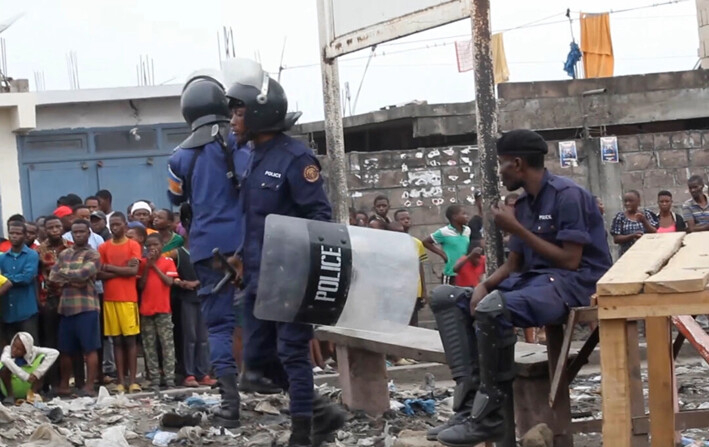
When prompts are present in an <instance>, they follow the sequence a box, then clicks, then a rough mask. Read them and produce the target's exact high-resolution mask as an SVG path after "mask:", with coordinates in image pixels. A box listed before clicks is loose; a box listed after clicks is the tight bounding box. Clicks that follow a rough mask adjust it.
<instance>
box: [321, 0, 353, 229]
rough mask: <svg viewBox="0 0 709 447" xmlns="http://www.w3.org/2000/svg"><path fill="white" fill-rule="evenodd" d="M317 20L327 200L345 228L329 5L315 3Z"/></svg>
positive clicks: (339, 110)
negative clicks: (327, 55)
mask: <svg viewBox="0 0 709 447" xmlns="http://www.w3.org/2000/svg"><path fill="white" fill-rule="evenodd" d="M318 17H319V20H318V23H319V25H320V51H321V56H320V65H321V68H322V83H323V101H324V108H325V145H326V148H327V157H328V179H329V187H330V199H331V200H332V208H333V210H332V211H333V216H332V217H333V220H334V221H335V222H340V223H345V224H346V223H348V222H349V205H348V202H349V194H348V192H347V164H346V162H345V137H344V132H343V130H342V108H341V105H340V75H339V69H338V65H337V59H326V58H325V47H326V46H327V45H328V44H329V42H330V41H331V38H330V37H331V36H330V34H331V33H330V26H329V25H330V23H331V14H330V11H329V2H327V1H324V0H318Z"/></svg>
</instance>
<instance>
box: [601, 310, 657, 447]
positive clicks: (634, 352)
mask: <svg viewBox="0 0 709 447" xmlns="http://www.w3.org/2000/svg"><path fill="white" fill-rule="evenodd" d="M626 333H627V339H626V340H627V352H628V383H629V385H630V386H629V390H630V414H631V417H632V418H633V419H635V418H638V417H645V397H644V395H643V380H642V376H641V371H640V343H639V340H638V323H637V321H629V322H628V323H627V324H626ZM601 376H603V374H601ZM604 418H605V415H604ZM631 445H632V446H633V447H647V446H648V438H647V430H638V429H636V428H635V427H634V426H633V430H632V437H631Z"/></svg>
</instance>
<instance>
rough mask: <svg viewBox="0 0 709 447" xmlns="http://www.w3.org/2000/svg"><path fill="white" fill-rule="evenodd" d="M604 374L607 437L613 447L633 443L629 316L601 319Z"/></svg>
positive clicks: (604, 417)
mask: <svg viewBox="0 0 709 447" xmlns="http://www.w3.org/2000/svg"><path fill="white" fill-rule="evenodd" d="M599 323H600V324H599V327H600V338H601V368H602V369H603V374H601V382H602V385H601V386H602V388H601V389H602V392H603V439H608V440H612V441H610V442H612V443H613V447H631V434H632V417H631V412H630V379H629V377H628V343H627V342H628V332H627V331H626V326H625V320H601V321H600V322H599Z"/></svg>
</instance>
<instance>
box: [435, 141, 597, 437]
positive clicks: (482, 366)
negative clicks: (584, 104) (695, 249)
mask: <svg viewBox="0 0 709 447" xmlns="http://www.w3.org/2000/svg"><path fill="white" fill-rule="evenodd" d="M547 151H548V147H547V144H546V142H545V141H544V139H543V138H542V137H541V136H540V135H539V134H537V133H535V132H532V131H530V130H513V131H511V132H509V133H506V134H504V135H503V136H502V137H501V138H500V139H499V140H498V141H497V153H498V157H499V162H500V168H499V169H500V176H501V178H502V182H503V184H504V186H505V187H506V188H507V189H508V190H510V191H514V190H517V189H519V188H524V191H525V193H524V194H522V196H521V197H520V198H519V199H518V200H517V203H516V205H515V207H514V208H511V207H507V206H505V205H504V204H502V203H499V204H496V205H494V206H493V207H492V208H491V210H490V211H491V214H492V215H493V216H494V220H495V224H496V225H497V228H498V229H500V230H502V231H506V232H508V233H509V234H511V238H510V243H509V248H510V255H509V257H508V259H507V261H506V262H505V264H503V265H502V266H501V267H500V268H498V269H497V270H496V271H495V272H494V273H493V274H492V275H490V276H489V277H488V278H487V279H486V280H485V281H484V282H483V283H481V284H480V285H479V286H478V287H476V288H475V290H472V289H468V288H460V287H454V286H440V287H438V288H437V289H436V290H435V291H434V292H433V299H432V304H431V308H432V309H433V312H434V315H435V318H436V322H437V325H438V330H439V332H440V335H441V340H442V342H443V347H444V349H445V351H446V358H447V360H448V364H449V366H450V368H451V373H452V375H453V378H454V379H455V380H456V383H457V385H456V391H455V395H454V409H455V411H456V414H455V415H454V416H453V417H451V419H450V420H449V421H448V422H447V423H446V424H445V425H443V426H440V427H436V428H433V429H431V430H430V431H429V432H428V434H427V437H428V438H429V439H432V440H438V441H439V442H441V443H442V444H444V445H448V446H456V447H458V446H471V445H477V444H478V443H481V442H485V441H488V442H494V441H500V440H501V439H502V438H503V436H504V423H503V422H504V421H503V416H502V411H501V409H502V405H503V403H504V401H505V398H506V392H507V391H506V390H507V389H511V388H510V387H508V386H506V385H508V384H509V382H510V381H512V380H513V379H514V344H515V341H516V337H515V334H514V330H513V329H514V327H515V326H516V327H522V328H527V327H537V326H544V325H546V324H550V323H558V322H561V321H565V318H566V315H567V313H568V308H569V307H576V306H588V305H589V300H590V297H591V295H592V294H593V293H594V291H595V287H596V281H597V280H598V279H599V278H600V277H601V276H602V275H603V274H604V273H605V272H606V270H608V268H609V267H610V266H611V257H610V253H609V250H608V244H607V241H606V233H605V229H604V224H603V218H602V217H601V214H600V212H599V211H598V207H597V206H596V203H595V201H594V200H593V198H592V196H591V195H590V194H589V193H588V192H587V191H586V190H584V189H583V188H581V187H580V186H579V185H577V184H576V183H574V182H573V181H571V180H569V179H567V178H564V177H560V176H556V175H552V174H550V173H549V172H548V171H547V170H546V169H545V168H544V154H546V153H547Z"/></svg>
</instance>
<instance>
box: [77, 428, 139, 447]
mask: <svg viewBox="0 0 709 447" xmlns="http://www.w3.org/2000/svg"><path fill="white" fill-rule="evenodd" d="M86 447H130V444H128V441H127V440H126V427H125V425H116V426H115V427H110V428H107V429H106V430H104V431H103V432H102V434H101V439H89V440H87V441H86Z"/></svg>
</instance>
